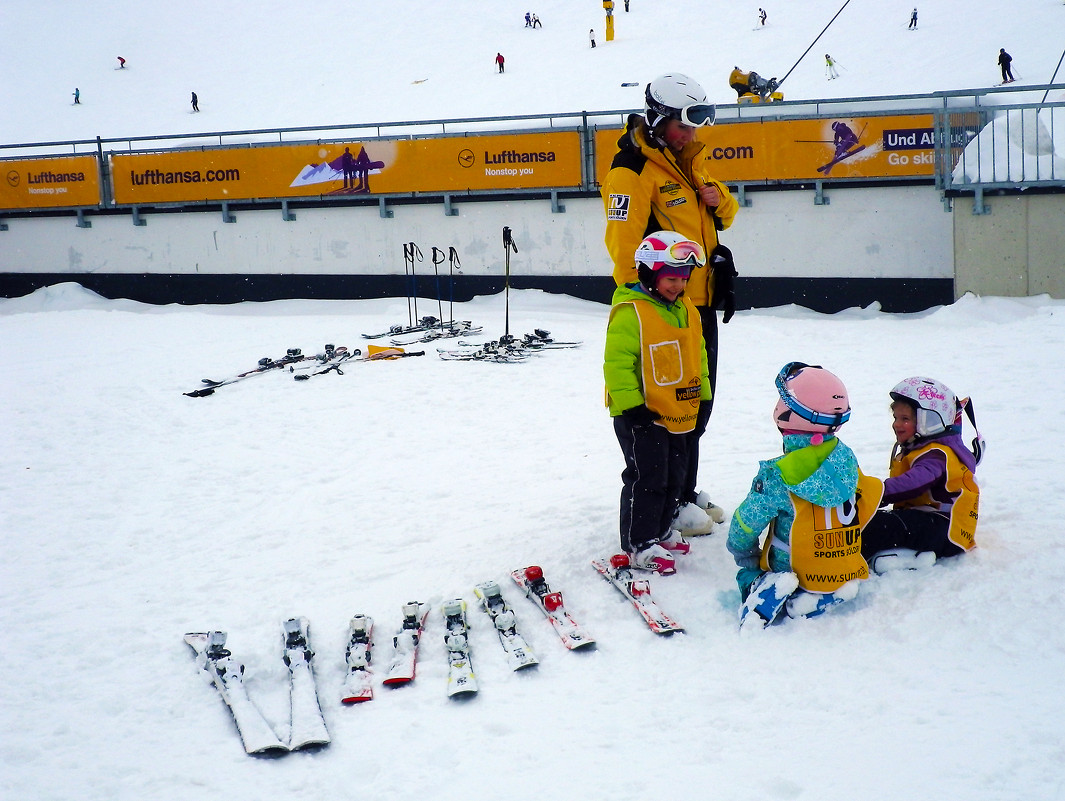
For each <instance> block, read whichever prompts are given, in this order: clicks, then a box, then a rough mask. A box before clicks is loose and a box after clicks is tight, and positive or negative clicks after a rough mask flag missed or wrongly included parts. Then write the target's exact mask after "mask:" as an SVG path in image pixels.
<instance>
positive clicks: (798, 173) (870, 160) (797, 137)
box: [596, 114, 935, 184]
mask: <svg viewBox="0 0 1065 801" xmlns="http://www.w3.org/2000/svg"><path fill="white" fill-rule="evenodd" d="M621 133H622V131H621V129H620V128H615V129H608V130H599V131H597V132H596V153H597V159H596V176H597V180H598V181H599V183H600V184H601V183H602V182H603V179H604V178H605V177H606V173H607V172H608V171H609V170H610V163H611V161H612V160H613V158H614V154H615V153H617V151H618V147H617V140H618V137H619V136H620V135H621ZM696 136H697V138H698V140H699V141H700V142H702V143H703V144H704V145H705V146H706V150H705V152H706V155H707V156H709V158H710V161H711V162H712V163H713V165H714V166H713V169H714V171H715V172H714V177H715V178H717V179H718V180H720V181H722V182H725V183H729V182H739V181H746V182H757V181H782V180H796V179H798V180H817V179H821V178H887V177H892V178H894V177H898V178H906V177H925V176H931V175H932V174H933V171H934V149H935V139H934V135H933V128H932V116H931V115H930V114H921V115H906V116H885V117H840V118H836V119H819V120H770V121H765V122H739V123H729V124H719V125H714V126H711V127H704V128H699V129H698V131H697V133H696Z"/></svg>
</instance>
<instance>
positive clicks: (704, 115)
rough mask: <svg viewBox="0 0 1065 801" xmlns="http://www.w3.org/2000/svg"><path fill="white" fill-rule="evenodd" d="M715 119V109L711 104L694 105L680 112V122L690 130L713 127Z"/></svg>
mask: <svg viewBox="0 0 1065 801" xmlns="http://www.w3.org/2000/svg"><path fill="white" fill-rule="evenodd" d="M715 119H717V108H716V107H715V106H714V104H713V103H694V104H692V105H690V106H685V107H684V108H682V109H681V110H680V121H681V122H683V123H684V124H685V125H690V126H691V127H692V128H698V127H699V126H700V125H713V124H714V120H715Z"/></svg>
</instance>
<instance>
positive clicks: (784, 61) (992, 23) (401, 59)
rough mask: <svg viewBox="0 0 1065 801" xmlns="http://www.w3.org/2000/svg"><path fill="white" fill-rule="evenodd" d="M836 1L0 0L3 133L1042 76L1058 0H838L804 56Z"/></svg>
mask: <svg viewBox="0 0 1065 801" xmlns="http://www.w3.org/2000/svg"><path fill="white" fill-rule="evenodd" d="M843 4H844V0H786V1H785V2H780V0H776V1H774V0H749V1H748V2H739V3H706V2H705V0H630V4H629V8H630V10H629V11H628V12H626V11H625V10H624V3H623V1H622V0H617V3H616V5H617V8H616V9H615V14H614V19H615V38H614V41H613V42H606V41H605V40H604V38H603V37H604V35H605V17H604V11H603V8H602V4H601V3H600V2H599V0H580V2H574V0H543V2H541V3H540V4H539V7H533V8H530V5H528V4H524V3H523V4H518V3H517V2H514V0H494V1H493V2H484V1H483V0H448V2H446V3H425V2H420V1H419V0H390V2H375V3H369V2H365V1H364V2H356V3H350V2H340V1H339V0H321V1H320V2H316V3H314V4H313V6H312V7H308V6H306V5H303V4H300V3H291V2H285V1H284V0H261V2H255V3H248V2H229V3H217V2H211V0H183V2H181V3H142V2H135V0H108V2H107V3H70V2H58V0H42V2H36V3H8V4H6V6H5V8H4V22H3V27H4V33H5V36H4V47H3V48H0V75H2V76H3V81H2V82H0V108H4V109H5V112H6V113H5V114H4V115H3V117H2V118H0V143H15V142H39V141H51V140H66V139H92V138H95V137H96V136H102V137H105V138H106V137H125V136H144V135H154V134H173V133H186V132H199V131H224V130H243V129H251V128H275V127H290V126H308V125H342V124H352V123H367V122H378V121H395V120H429V119H445V118H452V117H482V116H494V115H516V114H543V113H558V112H579V111H598V110H608V109H630V108H635V107H638V106H640V105H641V104H642V102H643V94H642V93H643V86H644V85H645V84H646V83H647V82H648V81H649V80H651V78H653V77H654V76H656V75H659V74H661V73H664V72H685V73H687V74H689V75H691V76H692V77H694V78H696V79H697V80H699V81H700V82H701V83H702V84H703V86H704V87H705V88H706V90H707V92H708V93H709V94H710V97H711V99H712V100H714V101H715V102H718V103H734V102H735V100H736V96H735V93H734V92H733V90H732V89H730V88H729V86H728V75H729V73H730V72H731V71H732V68H733V67H734V66H739V67H740V68H741V69H744V70H754V71H757V72H758V73H759V74H761V75H763V76H765V77H767V78H769V77H774V76H775V77H777V78H783V77H784V76H785V74H786V73H788V71H789V70H791V68H792V66H793V65H795V64H796V62H799V63H798V65H797V66H796V67H795V70H794V71H793V72H792V73H791V75H790V77H788V79H787V81H786V83H785V84H784V85H783V87H782V89H783V91H784V94H785V96H786V97H787V98H788V99H790V100H798V99H811V98H825V97H852V96H859V95H861V96H868V95H891V94H909V93H925V92H933V91H940V90H952V89H969V88H976V87H986V86H991V85H992V84H994V83H996V82H998V81H999V80H1000V77H999V71H998V67H997V64H996V59H997V58H998V52H999V48H1003V47H1004V48H1005V49H1006V50H1007V51H1009V52H1010V53H1011V54H1012V55H1013V57H1014V62H1013V65H1014V74H1015V75H1016V76H1017V77H1018V81H1019V83H1021V84H1041V83H1046V82H1048V81H1049V80H1050V78H1051V76H1052V75H1053V74H1054V70H1055V66H1056V65H1057V63H1058V60H1059V58H1060V56H1061V48H1062V42H1063V41H1065V35H1063V34H1065V5H1063V4H1062V3H1061V1H1060V0H1025V2H1024V3H1023V4H1022V5H1021V6H1016V7H1013V8H1010V9H1004V7H1003V6H1002V4H1001V3H999V2H993V1H992V0H930V2H921V3H918V6H919V9H918V11H919V25H918V28H917V30H916V31H910V30H908V28H907V26H908V24H909V19H910V11H911V8H912V2H910V0H898V1H897V2H893V3H886V2H883V0H850V2H849V3H847V5H846V8H845V9H844V10H843V11H842V13H840V14H839V16H838V18H837V19H836V20H835V22H834V23H833V24H832V25H831V26H830V27H829V28H828V30H827V31H826V32H825V33H824V35H823V36H822V37H821V38H820V39H819V40H818V41H817V43H816V44H815V45H813V47H812V48H811V49H810V52H809V53H808V54H807V55H806V56H805V58H803V59H802V61H801V62H800V61H799V59H800V57H801V56H802V55H803V53H804V51H806V49H807V47H809V46H810V44H811V42H813V41H814V39H815V38H816V37H817V36H818V34H819V33H821V31H822V29H823V28H824V27H825V26H826V25H827V24H828V23H829V21H830V20H831V19H832V18H833V16H834V15H835V14H836V12H837V11H839V10H840V7H841V6H843ZM759 6H763V7H764V8H765V9H766V12H767V14H768V19H767V22H766V25H765V26H764V27H762V26H761V25H760V24H759V20H758V7H759ZM530 10H531V11H533V12H535V13H536V14H537V15H538V16H539V17H540V20H541V22H542V23H543V27H542V28H537V29H535V30H534V29H531V28H526V27H525V21H524V16H525V12H526V11H530ZM589 29H594V30H595V32H596V36H597V45H598V46H597V47H596V48H595V49H592V48H591V47H590V45H589V42H588V31H589ZM497 52H499V53H502V54H503V56H504V57H505V59H506V72H505V73H504V74H503V75H500V74H498V72H497V70H496V65H495V56H496V53H497ZM825 53H831V54H832V56H833V58H835V59H836V61H837V63H838V65H839V72H840V77H839V79H838V80H833V81H826V79H825V64H824V54H825ZM118 56H122V57H124V58H125V59H126V68H125V69H122V70H120V69H118ZM1058 79H1059V81H1060V80H1062V76H1060V75H1059V78H1058ZM629 82H635V83H637V84H638V85H637V86H635V87H623V86H622V85H621V84H622V83H629ZM75 87H77V88H78V89H80V90H81V104H80V105H78V106H74V105H73V98H72V93H73V92H74V89H75ZM192 92H196V93H197V94H198V96H199V106H200V113H199V114H193V113H192V110H191V104H190V102H189V101H190V97H191V93H192Z"/></svg>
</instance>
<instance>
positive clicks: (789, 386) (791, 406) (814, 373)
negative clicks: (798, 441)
mask: <svg viewBox="0 0 1065 801" xmlns="http://www.w3.org/2000/svg"><path fill="white" fill-rule="evenodd" d="M776 385H777V392H778V393H779V395H780V399H779V400H778V401H777V404H776V406H775V407H774V408H773V422H774V423H776V426H777V428H779V429H780V430H781V431H810V432H814V433H816V434H831V433H834V432H835V431H837V430H838V429H839V427H840V426H842V425H843V424H844V423H846V422H847V421H848V420H850V417H851V404H850V399H849V397H848V395H847V388H846V387H845V386H844V385H843V382H842V381H840V380H839V378H838V377H836V376H835V375H834V374H832V373H830V372H829V371H828V370H826V369H825V368H823V367H821V366H819V365H809V364H803V363H802V362H789V363H788V364H786V365H784V367H783V368H782V369H781V371H780V373H779V374H778V375H777V378H776ZM814 444H817V443H814Z"/></svg>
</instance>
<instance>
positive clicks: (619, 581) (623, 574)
mask: <svg viewBox="0 0 1065 801" xmlns="http://www.w3.org/2000/svg"><path fill="white" fill-rule="evenodd" d="M592 567H594V568H595V569H596V570H597V571H599V573H600V575H602V577H603V578H605V579H606V580H607V581H609V582H610V583H611V584H613V585H614V586H615V587H616V588H617V590H618V592H620V593H621V594H622V595H624V596H625V597H626V598H628V599H629V600H630V601H632V605H633V606H634V607H636V611H637V612H639V613H640V616H641V617H642V618H643V619H644V621H645V622H646V623H647V625H648V626H649V627H650V628H651V631H653V632H654V633H655V634H673V633H674V632H677V631H684V627H683V626H682V625H680V624H679V623H678V622H677V621H675V620H674V619H673V618H671V617H670V616H669V615H667V614H666V613H665V612H664V611H663V610H662V609H661V608H660V607H659V606H658V604H657V603H655V600H654V598H652V597H651V584H650V582H648V581H647V580H646V579H637V578H636V577H635V576H634V575H633V573H632V566H631V565H630V564H629V555H628V554H626V553H619V554H614V555H613V556H611V557H610V561H609V562H608V561H606V560H604V559H593V560H592Z"/></svg>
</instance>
